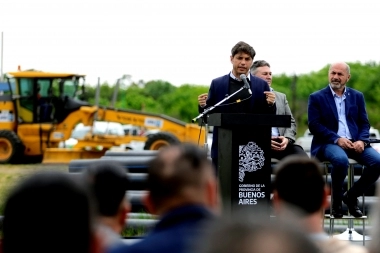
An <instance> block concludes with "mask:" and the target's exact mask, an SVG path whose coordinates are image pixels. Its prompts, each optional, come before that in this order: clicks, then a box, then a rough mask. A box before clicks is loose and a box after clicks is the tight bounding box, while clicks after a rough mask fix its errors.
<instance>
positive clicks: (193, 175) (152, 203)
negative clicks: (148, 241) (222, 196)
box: [146, 144, 219, 214]
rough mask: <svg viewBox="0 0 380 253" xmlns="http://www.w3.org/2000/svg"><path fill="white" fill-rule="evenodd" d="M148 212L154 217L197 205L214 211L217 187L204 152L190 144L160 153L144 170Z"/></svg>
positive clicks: (209, 162)
mask: <svg viewBox="0 0 380 253" xmlns="http://www.w3.org/2000/svg"><path fill="white" fill-rule="evenodd" d="M148 190H149V194H148V196H147V199H146V204H147V207H148V209H149V210H150V211H151V212H152V213H155V214H162V213H165V212H166V211H168V210H170V209H172V208H176V207H178V206H182V205H188V204H200V205H204V206H207V207H209V208H211V210H216V209H217V207H218V205H217V204H218V200H219V199H218V197H219V196H218V194H217V183H216V178H215V173H214V169H213V167H212V163H211V161H210V160H209V159H208V158H207V152H206V151H205V150H203V149H200V148H199V147H198V146H196V145H193V144H180V145H172V146H169V147H166V148H164V149H161V150H160V151H159V153H158V154H157V156H156V157H155V158H154V159H153V160H152V161H151V162H150V166H149V170H148Z"/></svg>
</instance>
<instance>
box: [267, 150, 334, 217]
mask: <svg viewBox="0 0 380 253" xmlns="http://www.w3.org/2000/svg"><path fill="white" fill-rule="evenodd" d="M275 174H276V178H275V181H274V202H275V203H274V204H275V206H276V205H279V203H284V204H288V205H290V206H293V207H296V208H298V209H300V211H302V212H303V214H304V215H305V216H307V215H310V214H314V213H316V212H319V211H320V210H321V208H324V207H325V206H326V205H327V194H328V192H327V190H326V187H325V181H324V179H323V175H322V168H321V166H320V164H319V162H318V161H317V160H315V159H313V158H308V157H303V156H298V155H293V156H289V157H286V158H284V159H283V160H281V161H280V162H279V163H278V164H277V166H276V173H275Z"/></svg>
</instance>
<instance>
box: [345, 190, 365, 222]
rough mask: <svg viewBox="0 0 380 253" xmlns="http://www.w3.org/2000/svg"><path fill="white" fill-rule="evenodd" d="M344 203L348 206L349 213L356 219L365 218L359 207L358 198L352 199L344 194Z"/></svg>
mask: <svg viewBox="0 0 380 253" xmlns="http://www.w3.org/2000/svg"><path fill="white" fill-rule="evenodd" d="M343 202H344V203H345V204H346V205H347V207H348V211H349V212H350V214H351V215H352V216H354V217H355V218H360V217H362V216H363V213H362V212H361V211H360V209H359V207H358V199H357V198H350V197H349V196H348V194H347V192H346V193H345V194H343Z"/></svg>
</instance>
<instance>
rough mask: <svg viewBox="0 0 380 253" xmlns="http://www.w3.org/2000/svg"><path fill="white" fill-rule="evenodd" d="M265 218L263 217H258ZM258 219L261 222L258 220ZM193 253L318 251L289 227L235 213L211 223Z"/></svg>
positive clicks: (295, 230)
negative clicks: (230, 216)
mask: <svg viewBox="0 0 380 253" xmlns="http://www.w3.org/2000/svg"><path fill="white" fill-rule="evenodd" d="M262 215H265V214H262ZM260 217H261V219H260ZM193 252H197V253H232V252H238V253H319V252H321V251H320V250H319V248H318V247H317V246H316V245H315V244H314V243H313V242H312V241H311V240H310V238H309V237H307V236H306V235H305V234H304V233H303V232H302V231H301V230H299V229H298V228H297V227H295V226H294V225H291V224H287V223H283V222H279V221H275V222H274V221H269V219H268V214H266V217H263V216H261V215H257V213H255V217H252V214H248V215H247V214H245V213H237V214H235V215H234V216H233V217H232V218H226V217H225V218H223V219H221V220H218V221H216V222H214V224H213V225H211V226H210V229H208V230H207V231H206V233H205V234H204V236H203V238H202V239H201V240H200V241H199V243H198V246H197V248H196V250H195V251H193Z"/></svg>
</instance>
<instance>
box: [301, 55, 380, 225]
mask: <svg viewBox="0 0 380 253" xmlns="http://www.w3.org/2000/svg"><path fill="white" fill-rule="evenodd" d="M328 76H329V82H330V83H329V85H328V86H327V87H326V88H324V89H322V90H319V91H317V92H314V93H313V94H311V95H310V97H309V103H308V124H309V129H310V132H311V133H312V134H313V135H314V136H313V141H312V144H311V155H312V156H314V157H317V158H318V159H319V160H320V161H329V162H330V163H331V164H332V171H331V179H332V197H333V206H332V208H333V211H332V215H333V216H334V217H336V218H341V217H343V211H342V200H343V202H344V203H345V204H346V205H347V207H348V210H349V212H350V214H351V215H353V216H354V217H361V216H362V215H363V214H362V212H361V211H360V209H359V208H358V205H357V202H358V201H357V197H358V196H360V195H362V194H363V193H364V192H365V191H366V190H367V188H368V187H369V186H371V185H372V184H373V183H374V182H376V180H377V179H378V178H379V175H380V154H379V153H378V152H377V151H376V150H374V149H373V148H372V147H371V146H370V145H369V129H370V124H369V121H368V116H367V112H366V108H365V101H364V96H363V93H361V92H359V91H357V90H354V89H352V88H349V87H347V86H346V84H347V82H348V81H349V79H350V77H351V75H350V66H349V65H348V64H346V63H344V62H338V63H334V64H332V65H331V66H330V68H329V74H328ZM349 158H351V159H354V160H356V161H358V162H359V163H361V164H363V165H365V169H364V171H363V173H362V176H361V177H360V179H359V180H358V181H357V182H356V183H355V184H354V185H353V186H352V187H351V188H350V189H349V190H348V191H347V192H345V193H344V194H342V193H343V190H342V188H343V182H344V179H345V177H346V175H347V170H348V166H349V162H348V159H349Z"/></svg>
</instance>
